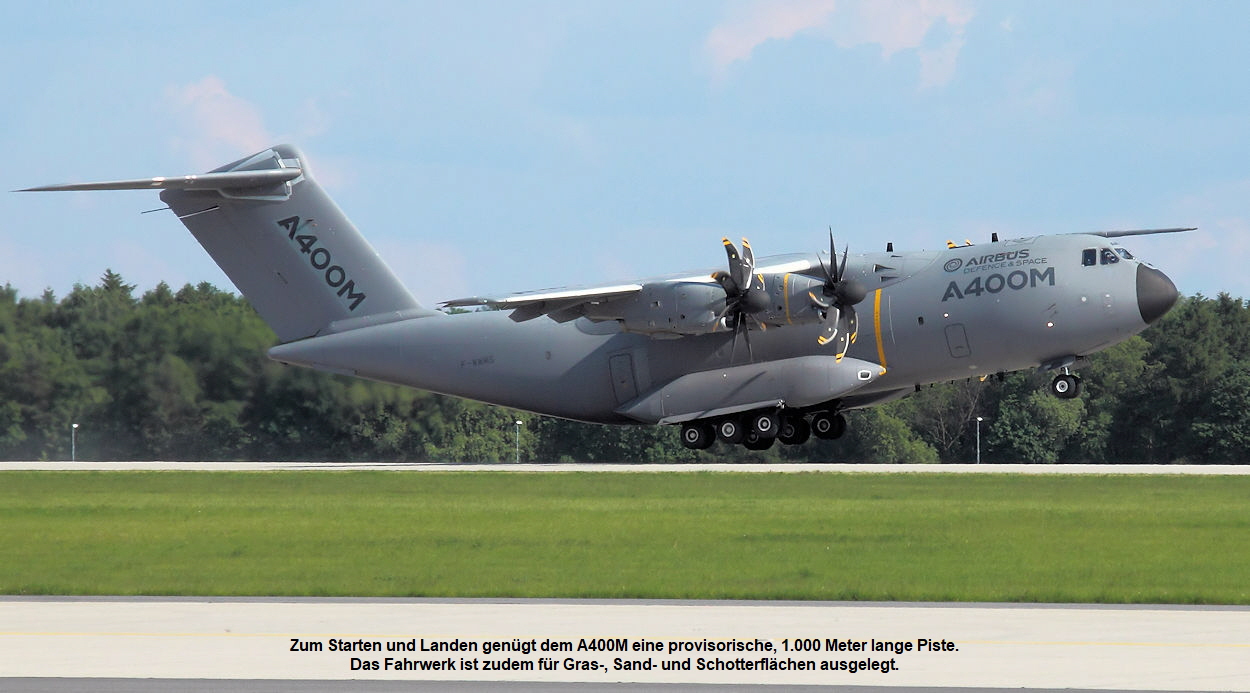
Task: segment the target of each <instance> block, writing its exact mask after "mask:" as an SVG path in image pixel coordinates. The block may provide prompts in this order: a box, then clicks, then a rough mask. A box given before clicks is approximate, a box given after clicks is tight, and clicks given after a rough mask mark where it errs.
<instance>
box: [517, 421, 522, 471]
mask: <svg viewBox="0 0 1250 693" xmlns="http://www.w3.org/2000/svg"><path fill="white" fill-rule="evenodd" d="M516 463H517V464H521V420H520V419H517V420H516Z"/></svg>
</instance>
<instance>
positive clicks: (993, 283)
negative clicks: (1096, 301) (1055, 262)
mask: <svg viewBox="0 0 1250 693" xmlns="http://www.w3.org/2000/svg"><path fill="white" fill-rule="evenodd" d="M1049 260H1050V259H1049V258H1045V257H1030V252H1029V249H1028V248H1021V249H1019V250H1010V251H1006V252H1002V253H986V254H985V255H977V256H974V257H970V258H968V259H966V260H965V259H963V258H957V257H956V258H951V259H950V260H947V261H946V263H945V264H943V265H942V269H944V270H946V271H947V272H960V270H963V271H962V272H960V274H971V275H974V276H973V277H972V278H971V281H968V283H967V284H964V285H960V283H959V282H954V281H952V282H951V283H950V284H948V285H947V286H946V292H945V293H943V294H942V300H943V301H949V300H950V299H952V298H953V299H962V298H965V297H967V296H981V295H983V294H997V293H999V292H1000V291H1002V290H1003V289H1011V290H1013V291H1019V290H1021V289H1032V288H1035V287H1037V286H1039V285H1040V286H1054V285H1055V268H1054V267H1041V268H1039V267H1038V266H1039V265H1042V266H1045V265H1048V264H1049ZM994 270H999V271H997V272H995V271H994ZM983 273H988V274H983Z"/></svg>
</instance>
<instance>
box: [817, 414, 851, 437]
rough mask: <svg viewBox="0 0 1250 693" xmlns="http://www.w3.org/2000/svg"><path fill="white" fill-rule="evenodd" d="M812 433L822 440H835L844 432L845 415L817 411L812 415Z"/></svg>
mask: <svg viewBox="0 0 1250 693" xmlns="http://www.w3.org/2000/svg"><path fill="white" fill-rule="evenodd" d="M812 433H815V434H816V437H817V438H823V439H824V440H837V439H838V438H841V437H842V434H843V433H846V417H845V416H842V415H841V414H837V413H834V412H831V411H822V412H817V413H816V415H815V416H813V417H812Z"/></svg>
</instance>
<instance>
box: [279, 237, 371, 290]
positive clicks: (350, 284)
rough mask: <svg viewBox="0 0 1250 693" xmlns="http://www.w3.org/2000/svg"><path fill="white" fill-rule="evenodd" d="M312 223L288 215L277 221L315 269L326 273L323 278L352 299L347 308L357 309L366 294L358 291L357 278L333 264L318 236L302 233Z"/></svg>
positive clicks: (331, 286)
mask: <svg viewBox="0 0 1250 693" xmlns="http://www.w3.org/2000/svg"><path fill="white" fill-rule="evenodd" d="M310 223H312V220H311V219H308V220H306V221H305V222H304V223H303V224H302V225H301V224H300V223H299V217H287V218H286V219H279V220H278V222H277V224H278V226H281V227H282V228H284V229H286V230H287V238H289V239H291V241H292V242H293V243H296V244H298V245H299V249H300V252H302V253H304V254H306V255H308V263H309V264H311V265H312V266H313V269H315V270H321V271H323V272H324V273H325V274H324V277H323V278H324V279H325V281H326V284H327V285H328V286H329V287H330V288H332V289H338V295H339V296H345V298H346V300H348V301H350V303H349V304H348V306H347V309H348V310H356V306H358V305H360V303H361V301H364V300H365V298H366V296H365V294H363V293H357V292H356V282H355V280H352V279H349V278H348V277H347V270H345V269H343V268H342V267H340V266H338V265H335V264H333V259H332V258H331V257H330V251H329V250H328V249H326V247H325V246H319V245H317V237H316V236H314V235H312V234H308V233H300V231H302V230H303V228H304V227H307V226H308V225H309V224H310Z"/></svg>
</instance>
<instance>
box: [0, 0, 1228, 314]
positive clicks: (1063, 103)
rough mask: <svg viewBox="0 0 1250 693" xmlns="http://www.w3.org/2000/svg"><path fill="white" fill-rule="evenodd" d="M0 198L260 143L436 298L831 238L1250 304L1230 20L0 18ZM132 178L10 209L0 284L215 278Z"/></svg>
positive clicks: (1070, 16) (583, 13) (814, 4)
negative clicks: (1012, 256) (1100, 264)
mask: <svg viewBox="0 0 1250 693" xmlns="http://www.w3.org/2000/svg"><path fill="white" fill-rule="evenodd" d="M0 17H2V18H3V20H4V21H0V64H2V65H3V66H4V69H3V70H2V71H0V87H2V89H0V93H3V94H4V95H5V106H4V107H3V108H0V188H2V189H3V190H14V189H17V188H23V187H29V186H32V185H40V184H46V183H58V182H71V181H81V180H99V179H109V178H129V177H141V176H148V175H174V174H182V173H192V172H198V171H204V170H208V169H210V168H214V167H216V166H218V165H220V164H222V163H226V162H228V161H232V160H234V159H237V158H240V157H242V156H244V155H247V154H250V153H252V152H254V151H257V150H260V149H263V148H265V147H266V146H268V145H270V144H274V143H278V142H292V143H295V144H297V145H299V146H300V147H301V148H302V149H303V150H304V152H305V153H306V154H307V155H309V157H310V158H311V160H312V164H313V168H314V173H315V174H316V175H317V177H318V180H320V181H321V183H322V184H323V186H325V187H326V188H327V190H328V191H329V192H330V194H331V195H332V196H333V197H334V198H335V199H336V201H337V202H338V203H339V205H340V206H341V207H342V208H343V209H344V211H345V212H346V213H347V214H348V216H349V217H350V218H352V220H353V221H354V222H355V223H356V225H357V226H358V227H360V229H361V230H362V231H363V232H364V233H365V235H366V237H367V238H369V239H370V241H371V242H372V243H373V244H374V246H375V247H376V248H377V249H378V250H379V251H380V252H381V253H382V254H383V255H384V256H385V257H386V258H387V259H388V261H389V262H390V263H391V265H392V267H393V268H394V269H395V271H396V272H397V273H398V274H399V275H400V277H401V278H402V279H404V281H406V282H407V283H408V284H409V285H410V286H411V287H412V288H413V291H414V293H416V294H417V296H418V297H419V298H420V299H422V300H423V301H424V302H426V303H430V304H432V303H434V302H436V301H438V300H443V299H448V298H454V297H459V296H464V295H471V294H482V293H492V292H508V291H514V290H523V289H535V288H543V287H550V286H556V285H563V284H585V283H597V282H606V281H613V280H620V279H629V278H636V277H640V276H647V275H652V274H662V273H667V272H674V271H679V270H684V269H692V268H703V267H716V266H719V265H721V264H723V263H724V254H723V251H722V250H721V246H720V238H721V237H722V236H725V235H728V236H730V237H731V238H734V239H735V240H736V239H738V238H740V237H742V236H747V237H748V238H750V239H751V243H752V246H753V247H754V248H755V250H756V253H757V254H763V255H767V254H770V253H781V252H794V251H799V250H817V249H820V248H823V247H826V244H827V237H826V234H827V231H826V228H827V227H829V226H832V227H833V229H834V232H835V233H836V234H837V236H838V239H839V243H840V244H841V243H843V242H849V243H850V244H851V247H852V249H853V250H879V249H883V248H884V247H885V243H886V242H887V241H893V242H894V244H895V247H896V248H898V249H907V248H929V249H933V248H940V247H943V246H944V243H945V240H946V239H948V238H952V239H956V240H958V241H962V240H963V239H965V238H967V239H971V240H973V241H974V242H980V241H987V240H988V238H989V235H990V233H991V232H998V233H999V234H1000V235H1004V236H1005V237H1008V236H1023V235H1033V234H1039V233H1059V232H1071V231H1086V230H1096V229H1116V228H1155V227H1165V226H1181V225H1186V226H1188V225H1196V226H1200V227H1201V230H1200V231H1198V232H1196V233H1191V234H1188V235H1186V236H1165V237H1155V238H1149V239H1132V242H1131V243H1126V245H1127V246H1128V247H1130V248H1132V249H1133V250H1134V251H1135V252H1137V254H1139V255H1142V256H1145V257H1146V258H1147V259H1149V260H1151V261H1152V262H1154V263H1155V264H1156V265H1158V266H1160V267H1161V268H1162V269H1164V270H1165V271H1166V272H1167V273H1168V274H1169V275H1171V276H1172V277H1173V278H1174V280H1175V281H1176V283H1177V285H1178V287H1179V288H1180V289H1181V291H1182V292H1184V293H1187V294H1192V293H1198V292H1201V293H1204V294H1206V295H1215V294H1216V293H1218V292H1220V291H1227V292H1229V293H1231V294H1233V295H1235V296H1247V297H1250V272H1247V271H1246V270H1245V268H1246V267H1247V265H1248V264H1250V209H1248V208H1247V205H1248V201H1250V42H1247V41H1246V40H1245V33H1246V28H1247V27H1250V3H1243V2H1224V3H1199V2H1184V3H1180V2H1177V3H1158V2H1098V3H1075V2H1071V3H1040V2H975V1H972V0H967V1H961V0H928V1H920V2H894V1H891V0H871V1H869V2H853V1H851V0H812V1H810V2H798V1H792V2H783V1H777V2H628V3H622V2H536V1H528V0H527V1H524V2H517V1H510V2H454V3H452V2H447V3H434V2H429V3H423V2H399V3H384V2H352V3H347V2H268V3H253V2H213V3H168V2H163V3H147V2H108V3H77V2H60V3H28V2H22V3H18V2H8V1H0ZM160 206H161V204H160V202H159V200H158V199H157V198H156V196H155V194H153V193H150V192H124V193H71V194H59V195H54V194H47V193H45V194H21V195H18V194H12V193H7V192H5V193H2V194H0V220H3V221H0V281H3V282H8V283H10V284H12V285H13V286H15V287H16V288H17V289H18V290H19V291H20V292H21V294H22V295H24V296H34V295H38V294H39V293H41V292H42V291H43V290H44V289H45V288H47V287H50V288H52V289H53V291H54V292H56V294H57V295H58V296H60V295H64V293H66V292H67V291H69V289H70V288H71V287H72V286H73V285H74V284H75V283H78V282H81V283H87V284H92V283H95V282H96V281H97V279H98V277H99V276H100V275H101V274H102V273H103V272H104V270H105V269H106V268H111V269H113V270H114V271H117V272H119V273H121V274H122V275H123V276H124V277H125V278H127V279H128V280H129V281H130V282H132V283H135V284H137V285H138V287H139V289H140V290H147V289H150V288H151V287H152V286H154V285H155V284H156V283H157V282H158V281H161V280H165V281H167V282H169V283H170V284H171V285H174V286H175V287H177V286H181V285H182V284H184V283H186V282H193V283H195V282H200V281H210V282H212V283H214V284H217V285H218V286H222V287H229V286H230V284H229V281H228V280H227V279H226V278H225V276H224V275H223V274H222V273H221V272H220V271H219V270H218V269H217V268H216V267H215V266H214V265H213V264H212V262H211V260H209V258H208V257H207V255H206V254H205V253H204V252H203V251H202V250H201V249H200V248H199V246H198V245H197V244H196V243H195V241H194V239H193V238H192V237H191V236H190V234H188V233H187V232H186V231H185V230H184V229H183V227H182V225H181V224H180V223H178V221H177V220H176V219H174V218H173V217H172V216H171V215H170V214H169V213H168V212H165V213H154V214H145V215H140V214H139V213H140V212H141V211H143V210H147V209H153V208H157V207H160Z"/></svg>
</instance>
